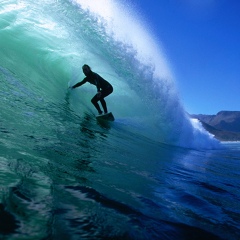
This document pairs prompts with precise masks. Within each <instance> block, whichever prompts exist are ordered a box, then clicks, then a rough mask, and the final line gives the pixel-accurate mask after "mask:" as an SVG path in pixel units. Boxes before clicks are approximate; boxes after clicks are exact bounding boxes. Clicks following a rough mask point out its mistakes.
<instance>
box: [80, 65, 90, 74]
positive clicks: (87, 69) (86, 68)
mask: <svg viewBox="0 0 240 240" xmlns="http://www.w3.org/2000/svg"><path fill="white" fill-rule="evenodd" d="M82 70H83V73H84V74H85V75H86V76H88V75H89V74H90V73H91V72H92V70H91V68H90V67H89V66H88V65H87V64H84V65H83V66H82Z"/></svg>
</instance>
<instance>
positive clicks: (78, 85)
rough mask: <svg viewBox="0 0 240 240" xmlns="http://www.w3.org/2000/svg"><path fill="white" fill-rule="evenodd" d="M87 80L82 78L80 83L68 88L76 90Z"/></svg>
mask: <svg viewBox="0 0 240 240" xmlns="http://www.w3.org/2000/svg"><path fill="white" fill-rule="evenodd" d="M86 82H87V80H86V79H85V78H84V79H83V80H82V81H81V82H78V83H76V84H75V85H73V86H72V87H70V88H71V89H74V88H77V87H80V86H82V85H83V84H84V83H86Z"/></svg>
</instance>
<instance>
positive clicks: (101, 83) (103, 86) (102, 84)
mask: <svg viewBox="0 0 240 240" xmlns="http://www.w3.org/2000/svg"><path fill="white" fill-rule="evenodd" d="M82 70H83V73H84V74H85V76H86V77H85V78H84V79H83V80H82V81H81V82H78V83H77V84H75V85H74V86H72V87H71V88H72V89H73V88H77V87H80V86H82V85H83V84H84V83H86V82H89V83H91V84H93V85H95V86H96V87H97V94H96V95H95V96H94V97H93V98H92V100H91V102H92V104H93V105H94V107H95V108H96V109H97V110H98V113H99V115H101V114H102V113H103V111H104V114H107V112H108V110H107V104H106V102H105V100H104V98H105V97H107V96H108V95H109V94H111V93H112V92H113V87H112V85H111V84H110V83H109V82H108V81H106V80H105V79H103V78H102V77H101V76H100V75H98V74H97V73H95V72H93V71H92V70H91V68H90V67H89V66H88V65H87V64H84V65H83V66H82ZM98 101H100V102H101V105H102V107H103V111H102V110H101V108H100V106H99V104H98Z"/></svg>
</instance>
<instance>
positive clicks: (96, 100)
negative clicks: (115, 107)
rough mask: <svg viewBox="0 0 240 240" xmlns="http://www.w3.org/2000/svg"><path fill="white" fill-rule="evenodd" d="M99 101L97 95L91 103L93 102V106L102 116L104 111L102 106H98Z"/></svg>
mask: <svg viewBox="0 0 240 240" xmlns="http://www.w3.org/2000/svg"><path fill="white" fill-rule="evenodd" d="M98 100H99V98H98V96H97V94H96V95H95V96H94V97H93V98H92V100H91V102H92V104H93V105H94V107H95V108H96V109H97V110H98V113H99V114H102V110H101V109H100V106H99V104H98Z"/></svg>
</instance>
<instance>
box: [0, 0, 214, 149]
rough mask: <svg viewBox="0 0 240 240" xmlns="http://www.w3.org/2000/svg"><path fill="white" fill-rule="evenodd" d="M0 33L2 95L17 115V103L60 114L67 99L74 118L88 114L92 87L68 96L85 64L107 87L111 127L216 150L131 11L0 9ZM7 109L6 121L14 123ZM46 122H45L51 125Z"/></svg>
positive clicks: (27, 0) (118, 7)
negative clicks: (57, 110)
mask: <svg viewBox="0 0 240 240" xmlns="http://www.w3.org/2000/svg"><path fill="white" fill-rule="evenodd" d="M0 31H1V38H0V47H1V52H0V66H1V67H0V78H1V82H2V83H3V85H4V84H6V85H4V87H3V90H2V92H1V95H2V96H5V95H6V93H8V96H7V97H6V96H5V97H6V101H11V102H15V103H16V104H15V105H14V106H13V108H16V109H22V108H24V107H23V106H22V105H20V104H17V102H16V99H18V98H19V97H21V98H24V99H25V100H24V102H25V104H27V105H28V106H30V105H31V106H32V108H34V107H35V108H36V107H38V108H39V107H40V106H41V107H42V108H44V107H46V106H47V104H49V103H51V104H53V105H54V106H53V108H61V105H63V104H64V101H65V100H66V96H67V99H68V103H69V105H68V107H69V108H70V109H71V110H73V111H74V112H75V113H76V115H79V116H81V115H82V114H84V113H86V112H90V113H92V114H94V109H93V106H92V105H91V103H90V98H91V96H92V95H93V94H94V92H95V89H94V88H93V87H92V86H88V85H87V84H86V85H84V87H81V88H79V89H77V90H76V91H74V92H71V93H68V92H67V87H68V85H72V84H74V83H76V82H78V81H80V80H81V79H82V78H83V77H84V75H83V73H82V71H81V66H82V65H83V64H85V63H87V64H89V65H90V66H91V67H92V69H93V71H95V72H97V73H98V74H100V75H101V76H102V77H104V78H105V79H107V80H108V81H110V82H111V84H112V85H113V86H114V93H113V94H112V95H110V96H109V97H108V98H107V99H106V100H107V103H108V107H109V109H110V110H111V111H112V112H113V113H114V115H115V118H116V124H122V125H128V126H131V127H132V128H134V129H135V130H134V131H137V132H138V133H139V134H142V135H144V136H147V137H149V138H152V139H154V140H156V141H159V142H164V143H167V144H174V145H178V146H182V147H187V148H216V147H218V146H219V143H218V141H217V140H215V139H214V137H213V136H212V135H210V134H208V133H207V132H206V131H205V130H204V129H203V128H202V127H201V126H200V125H199V124H197V123H196V122H194V121H192V120H191V119H190V118H189V117H188V115H187V113H186V112H185V110H184V107H183V105H182V103H181V100H180V98H179V96H178V92H177V89H176V87H175V83H174V80H173V76H172V75H173V74H172V72H171V69H170V67H169V63H168V61H167V58H166V56H165V54H164V51H163V50H162V47H161V46H160V43H158V42H157V41H156V40H155V38H154V37H153V34H152V33H151V31H150V30H149V28H148V25H147V23H145V22H144V21H143V20H141V18H140V16H138V14H137V13H136V12H135V11H134V10H133V8H131V6H126V5H124V4H123V3H121V2H120V1H119V2H118V1H111V0H98V2H97V3H96V2H94V4H93V3H92V2H91V1H84V0H75V1H64V0H62V1H53V0H52V1H51V0H49V1H41V2H39V3H38V2H35V1H31V0H23V1H21V2H19V3H15V1H3V4H2V6H1V10H0ZM20 95H21V96H20ZM6 101H3V102H2V103H1V105H2V108H3V109H5V112H6V114H7V113H8V114H9V115H16V112H17V111H16V110H14V109H12V110H11V114H10V110H9V109H7V107H6ZM22 104H23V101H22ZM28 112H31V113H32V112H33V110H32V111H28ZM35 114H38V115H41V114H42V113H41V112H38V113H35ZM52 114H53V115H52ZM52 114H51V115H52V116H49V115H45V116H44V117H45V118H49V121H51V119H50V118H51V117H53V118H54V119H55V118H56V116H54V113H52ZM22 121H24V119H23V120H22Z"/></svg>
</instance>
